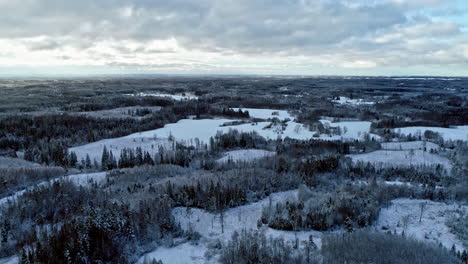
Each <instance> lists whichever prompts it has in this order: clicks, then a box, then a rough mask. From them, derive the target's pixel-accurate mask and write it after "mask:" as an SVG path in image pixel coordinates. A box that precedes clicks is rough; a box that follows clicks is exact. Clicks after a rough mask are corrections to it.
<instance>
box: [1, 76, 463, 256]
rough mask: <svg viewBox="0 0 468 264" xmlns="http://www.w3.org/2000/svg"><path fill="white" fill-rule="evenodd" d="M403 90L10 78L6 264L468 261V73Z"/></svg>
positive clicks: (5, 97)
mask: <svg viewBox="0 0 468 264" xmlns="http://www.w3.org/2000/svg"><path fill="white" fill-rule="evenodd" d="M400 83H401V82H400V81H399V80H394V79H392V78H383V77H382V78H379V77H369V78H366V79H360V78H358V77H353V78H347V79H344V78H340V77H333V78H332V77H330V78H280V77H278V78H267V77H258V78H257V77H245V78H241V77H216V78H215V77H154V78H150V77H148V78H103V79H96V80H94V79H83V80H74V79H70V80H69V79H63V80H59V81H48V80H3V79H0V93H1V94H2V96H1V97H0V106H1V107H0V264H3V263H8V264H11V263H20V264H32V263H50V264H53V263H60V264H62V263H83V264H88V263H122V264H123V263H139V264H161V263H171V259H172V258H175V257H177V258H180V261H181V262H180V263H191V262H192V261H193V263H229V264H241V263H317V264H318V263H323V264H328V263H330V264H332V263H383V264H387V263H434V264H435V263H468V251H467V250H468V231H467V230H468V229H467V227H468V129H467V127H468V112H467V109H468V100H467V99H468V90H467V88H466V87H468V86H467V85H468V80H467V79H464V78H461V79H457V80H452V81H447V80H440V79H434V80H431V81H429V80H421V79H409V80H406V81H405V85H402V84H400ZM12 84H13V85H12ZM441 85H443V86H444V87H448V88H450V89H446V90H441V89H439V87H440V86H441ZM28 95H34V96H28ZM122 109H123V110H122ZM104 111H105V112H104ZM7 261H10V262H7ZM11 261H12V262H11Z"/></svg>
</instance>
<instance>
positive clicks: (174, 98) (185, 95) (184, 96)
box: [125, 92, 198, 101]
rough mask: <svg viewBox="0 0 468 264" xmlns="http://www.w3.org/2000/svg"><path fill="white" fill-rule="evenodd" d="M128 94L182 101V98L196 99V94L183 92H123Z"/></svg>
mask: <svg viewBox="0 0 468 264" xmlns="http://www.w3.org/2000/svg"><path fill="white" fill-rule="evenodd" d="M125 95H128V96H142V97H146V96H150V97H165V98H171V99H173V100H176V101H183V100H198V96H196V95H193V94H189V93H185V94H167V93H143V92H140V93H137V94H125Z"/></svg>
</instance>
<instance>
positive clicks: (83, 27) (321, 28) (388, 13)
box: [0, 0, 466, 67]
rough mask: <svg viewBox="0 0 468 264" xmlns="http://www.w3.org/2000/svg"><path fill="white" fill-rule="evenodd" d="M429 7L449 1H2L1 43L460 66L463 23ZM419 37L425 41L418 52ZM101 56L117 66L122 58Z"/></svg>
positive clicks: (126, 51) (39, 47) (125, 53)
mask: <svg viewBox="0 0 468 264" xmlns="http://www.w3.org/2000/svg"><path fill="white" fill-rule="evenodd" d="M427 5H431V6H435V7H446V6H447V1H443V0H404V1H399V2H396V1H384V0H379V1H365V0H359V1H349V0H348V1H338V0H256V1H253V0H236V1H232V0H216V1H215V0H213V1H210V0H191V1H188V0H170V1H161V0H156V1H155V0H139V1H137V0H133V1H130V0H80V1H63V0H22V1H11V0H0V10H6V11H4V12H3V13H2V16H0V38H7V39H15V38H24V37H36V36H46V37H47V38H46V39H47V41H44V42H42V43H28V44H27V46H28V47H29V48H30V49H31V50H47V49H55V48H59V47H61V46H64V45H66V46H73V47H75V48H78V49H81V50H86V49H89V48H92V47H93V45H94V44H95V43H96V42H98V41H101V40H110V41H113V40H133V41H136V42H140V43H141V45H140V46H138V47H136V48H135V47H132V48H129V47H126V46H122V45H120V44H116V45H114V46H113V47H112V48H113V49H115V50H116V51H117V52H118V53H120V54H121V55H123V56H131V54H157V53H173V52H174V50H171V49H158V48H146V47H145V43H146V42H147V41H150V40H161V39H168V38H175V39H176V40H177V41H178V43H179V44H180V45H181V46H182V47H184V48H186V49H189V50H201V51H207V52H214V53H219V54H247V55H250V54H254V55H262V54H266V55H271V54H273V55H278V56H294V55H305V56H316V55H317V56H319V55H330V56H332V55H333V56H338V57H340V56H341V57H342V58H343V60H346V59H350V60H359V59H369V60H373V61H376V62H377V63H378V64H379V65H389V64H395V63H399V64H401V63H402V62H398V59H403V58H404V61H405V62H404V63H428V62H431V61H432V60H430V58H428V56H426V54H430V52H434V51H441V50H442V51H443V50H445V51H446V53H447V54H448V55H447V58H448V59H449V60H450V61H451V60H452V58H455V57H456V56H455V55H453V54H457V55H460V52H461V51H460V50H458V49H456V48H453V47H451V46H450V45H449V44H447V43H440V41H439V40H438V39H437V38H439V37H441V36H445V37H446V38H453V39H457V38H464V37H466V36H465V33H464V32H463V31H462V30H461V29H460V27H461V26H460V25H457V24H455V23H453V22H444V21H442V22H440V21H439V22H437V23H436V22H434V21H432V19H431V18H430V17H428V16H427V15H426V14H424V13H420V12H418V11H417V10H418V8H421V7H424V6H427ZM449 9H450V10H451V11H450V12H452V11H453V7H451V8H449ZM449 9H447V10H448V11H447V12H449ZM444 10H445V9H444ZM409 11H411V13H410V12H409ZM441 12H442V11H441ZM389 34H394V35H393V36H390V37H389V38H388V39H389V41H381V42H376V41H375V39H376V38H383V37H385V36H387V37H388V35H389ZM428 39H433V40H428ZM409 41H420V42H421V43H424V44H421V50H420V51H415V50H414V49H412V47H411V46H410V45H408V42H409ZM457 43H460V41H458V42H457ZM452 46H453V45H452ZM95 56H96V58H99V59H105V60H109V61H113V60H116V56H115V54H96V55H95ZM115 63H119V62H115ZM127 66H130V65H127ZM199 66H200V67H202V66H204V67H209V65H203V64H200V65H199ZM155 67H157V66H155Z"/></svg>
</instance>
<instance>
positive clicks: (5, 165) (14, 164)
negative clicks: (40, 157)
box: [0, 157, 42, 169]
mask: <svg viewBox="0 0 468 264" xmlns="http://www.w3.org/2000/svg"><path fill="white" fill-rule="evenodd" d="M41 166H42V165H40V164H39V163H34V162H30V161H27V160H23V159H19V158H10V157H0V169H10V168H34V167H41Z"/></svg>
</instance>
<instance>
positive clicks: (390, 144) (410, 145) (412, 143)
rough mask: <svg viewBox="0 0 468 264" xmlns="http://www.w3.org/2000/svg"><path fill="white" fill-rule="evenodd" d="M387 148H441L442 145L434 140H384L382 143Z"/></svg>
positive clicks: (383, 147) (429, 149) (428, 149)
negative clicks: (433, 141)
mask: <svg viewBox="0 0 468 264" xmlns="http://www.w3.org/2000/svg"><path fill="white" fill-rule="evenodd" d="M380 145H381V146H382V149H385V150H411V149H412V150H424V147H425V148H426V150H427V151H431V150H439V148H440V146H439V145H437V144H435V143H432V142H424V141H407V142H384V143H380Z"/></svg>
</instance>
